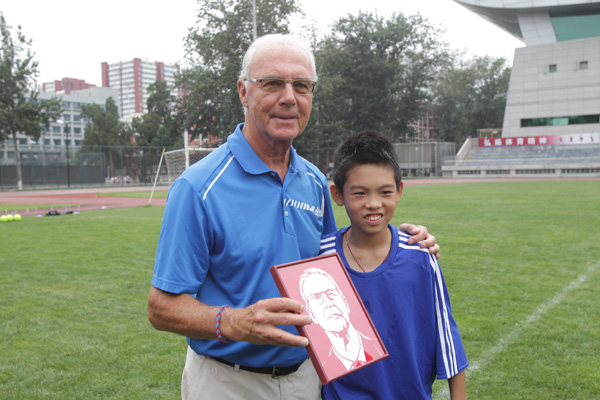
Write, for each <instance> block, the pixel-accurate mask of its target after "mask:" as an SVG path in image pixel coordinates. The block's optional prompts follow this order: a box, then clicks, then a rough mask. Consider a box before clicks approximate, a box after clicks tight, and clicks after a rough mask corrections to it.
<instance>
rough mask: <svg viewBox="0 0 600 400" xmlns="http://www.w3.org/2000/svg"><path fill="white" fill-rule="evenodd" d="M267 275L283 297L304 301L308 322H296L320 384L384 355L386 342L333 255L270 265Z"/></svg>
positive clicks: (342, 266) (348, 277)
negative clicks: (384, 343) (310, 320)
mask: <svg viewBox="0 0 600 400" xmlns="http://www.w3.org/2000/svg"><path fill="white" fill-rule="evenodd" d="M271 274H272V275H273V278H274V279H275V283H276V284H277V288H278V289H279V291H280V292H281V293H282V295H283V296H285V297H290V298H292V299H295V300H298V301H300V302H301V303H302V304H303V305H304V311H302V314H304V315H308V316H309V317H310V318H311V319H312V323H310V324H308V325H304V326H298V327H297V328H298V332H299V333H300V334H301V335H302V336H306V337H307V338H308V339H309V343H308V348H307V351H308V354H309V356H310V358H311V360H312V362H313V365H314V366H315V369H316V370H317V374H318V375H319V378H320V379H321V383H323V384H324V385H325V384H327V383H328V382H331V381H332V380H334V379H337V378H339V377H341V376H343V375H345V374H348V373H350V372H351V371H354V370H356V369H359V368H363V367H365V366H368V365H370V364H371V363H373V362H376V361H379V360H381V359H382V358H385V357H388V354H387V352H386V350H385V346H384V345H383V342H381V339H380V338H379V335H378V334H377V331H376V330H375V326H374V325H373V322H372V321H371V319H370V318H369V314H368V313H367V310H366V308H365V306H364V304H363V303H362V301H361V299H360V297H359V295H358V292H357V291H356V288H355V287H354V285H353V283H352V280H351V278H350V276H349V275H348V272H347V271H346V268H345V267H344V265H343V263H342V260H341V259H340V257H339V256H338V255H337V254H335V253H334V254H330V255H324V256H319V257H314V258H311V259H306V260H300V261H295V262H291V263H286V264H281V265H275V266H273V267H271Z"/></svg>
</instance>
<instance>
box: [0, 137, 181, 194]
mask: <svg viewBox="0 0 600 400" xmlns="http://www.w3.org/2000/svg"><path fill="white" fill-rule="evenodd" d="M167 150H170V149H167ZM162 151H163V149H162V148H158V147H140V146H136V147H132V146H103V147H100V146H94V147H89V146H78V147H70V148H69V149H68V151H67V148H66V147H65V146H52V145H47V146H43V145H19V155H20V160H21V176H22V182H23V188H24V189H45V188H65V187H74V186H75V187H77V186H78V187H82V186H116V185H122V186H125V185H129V184H137V185H144V184H148V185H149V184H152V183H153V182H154V178H155V176H156V172H157V170H158V163H159V161H160V156H161V154H162ZM167 182H168V178H167V167H166V165H164V164H163V166H162V167H161V171H160V174H159V183H161V184H162V183H167ZM16 188H17V167H16V159H15V151H14V147H13V145H12V144H11V145H4V146H0V190H11V189H16Z"/></svg>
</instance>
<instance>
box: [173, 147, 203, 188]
mask: <svg viewBox="0 0 600 400" xmlns="http://www.w3.org/2000/svg"><path fill="white" fill-rule="evenodd" d="M213 150H214V149H212V148H206V147H188V148H187V153H188V154H187V155H186V149H177V150H171V151H165V153H164V159H165V163H166V164H167V176H168V179H169V185H170V184H171V183H173V181H174V180H175V179H177V177H178V176H179V175H181V173H182V172H183V171H185V170H186V169H188V168H189V167H190V166H192V165H194V164H195V163H196V162H198V161H200V160H201V159H203V158H204V157H206V156H207V155H208V154H209V153H210V152H211V151H213Z"/></svg>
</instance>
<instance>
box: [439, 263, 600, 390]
mask: <svg viewBox="0 0 600 400" xmlns="http://www.w3.org/2000/svg"><path fill="white" fill-rule="evenodd" d="M599 266H600V261H598V262H597V263H596V264H594V265H592V266H591V267H590V268H588V270H587V271H585V272H584V273H582V274H581V275H579V276H578V277H577V278H575V280H573V281H572V282H571V283H569V284H568V285H567V286H565V287H564V288H563V289H562V290H561V291H560V292H558V294H557V295H556V296H554V297H553V298H551V299H550V300H548V301H547V302H545V303H544V304H542V305H541V306H539V307H538V309H537V310H535V312H533V314H531V315H530V316H528V317H527V318H526V319H525V321H523V322H520V323H517V324H516V325H515V327H514V328H513V329H512V331H511V332H510V333H509V334H508V336H506V337H505V338H501V339H500V340H499V341H498V344H496V345H495V346H494V347H492V348H490V349H489V350H488V351H486V352H484V353H483V354H482V355H481V357H479V359H478V360H475V361H474V362H472V363H469V367H468V368H467V370H466V372H465V375H466V377H467V379H468V378H469V377H471V376H473V375H475V374H476V373H477V372H479V370H481V369H483V368H485V367H486V366H487V365H488V364H490V363H491V362H492V361H493V359H494V357H495V356H496V355H497V354H498V353H500V352H501V351H503V350H504V349H505V348H506V347H507V346H508V345H509V344H511V343H512V342H514V341H515V340H516V339H517V338H518V337H519V336H520V335H521V333H522V332H523V331H525V330H526V329H527V328H528V327H529V325H531V324H533V323H535V322H536V321H537V320H538V319H540V318H541V317H542V316H543V315H544V314H545V313H546V312H547V311H548V310H550V309H551V308H552V307H554V306H556V305H558V304H560V303H561V302H562V301H563V300H564V299H565V297H566V296H567V295H568V294H569V293H570V292H571V291H572V290H574V289H577V288H578V287H579V286H581V284H582V283H583V282H585V281H586V280H587V279H588V277H589V276H590V275H592V274H594V273H595V272H596V270H597V269H598V267H599ZM467 392H468V385H467ZM449 398H450V392H449V390H448V388H447V387H444V389H443V390H439V391H438V392H437V393H436V394H435V400H444V399H449Z"/></svg>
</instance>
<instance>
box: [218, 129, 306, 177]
mask: <svg viewBox="0 0 600 400" xmlns="http://www.w3.org/2000/svg"><path fill="white" fill-rule="evenodd" d="M243 127H244V124H243V123H241V124H239V125H238V126H237V127H236V128H235V132H233V134H231V135H229V137H228V138H227V144H228V145H229V148H230V149H231V152H232V153H233V155H234V156H235V158H236V160H237V161H238V162H239V163H240V166H241V167H242V168H243V169H244V171H246V172H247V173H249V174H255V175H259V174H266V173H271V172H273V171H272V170H271V169H270V168H269V167H267V165H266V164H265V163H264V162H263V161H262V160H261V159H260V158H259V157H258V155H257V154H256V152H255V151H254V149H253V148H252V146H250V143H248V140H246V138H245V137H244V134H243V133H242V128H243ZM289 170H292V171H293V170H299V171H302V172H306V170H307V169H306V165H305V164H304V163H303V162H301V161H300V156H298V154H297V153H296V150H295V149H294V147H293V146H292V147H291V148H290V167H289Z"/></svg>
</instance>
